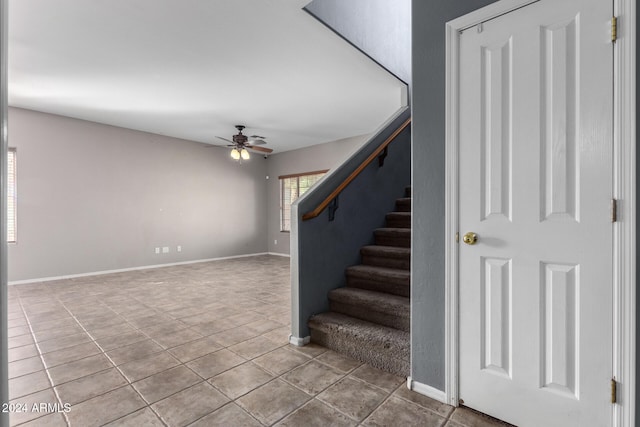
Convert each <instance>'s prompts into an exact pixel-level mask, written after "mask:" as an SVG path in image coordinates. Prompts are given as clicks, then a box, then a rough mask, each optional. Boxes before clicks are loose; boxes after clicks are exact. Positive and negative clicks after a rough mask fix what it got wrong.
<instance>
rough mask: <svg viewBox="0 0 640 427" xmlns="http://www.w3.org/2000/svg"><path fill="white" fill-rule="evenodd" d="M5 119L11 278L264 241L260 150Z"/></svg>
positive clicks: (141, 262)
mask: <svg viewBox="0 0 640 427" xmlns="http://www.w3.org/2000/svg"><path fill="white" fill-rule="evenodd" d="M9 125H10V131H9V146H11V147H16V149H17V173H18V177H17V185H18V216H17V243H15V244H10V245H9V280H10V281H21V280H29V279H37V278H47V277H58V276H65V275H74V274H83V273H90V272H98V271H108V270H117V269H125V268H134V267H140V266H147V265H158V264H167V263H174V262H183V261H191V260H199V259H209V258H218V257H228V256H235V255H243V254H252V253H262V252H266V251H267V245H266V241H265V230H266V229H267V218H266V215H264V210H265V206H266V205H267V199H266V197H267V191H266V190H267V186H266V183H265V175H266V173H267V164H266V161H265V160H264V159H263V158H262V157H261V156H252V158H251V159H250V160H249V161H245V162H243V163H242V164H238V162H235V161H233V160H232V159H231V158H230V157H229V152H228V149H226V148H222V147H210V146H206V145H204V144H200V143H197V142H191V141H184V140H178V139H175V138H170V137H165V136H160V135H154V134H149V133H144V132H139V131H133V130H128V129H122V128H117V127H113V126H107V125H102V124H97V123H93V122H87V121H82V120H77V119H72V118H68V117H61V116H55V115H51V114H45V113H39V112H34V111H29V110H23V109H16V108H10V109H9ZM178 246H181V247H182V251H181V252H177V247H178ZM156 247H159V248H163V247H168V248H169V253H162V250H161V253H160V254H156V253H155V248H156ZM3 271H4V269H3Z"/></svg>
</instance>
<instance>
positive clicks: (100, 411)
mask: <svg viewBox="0 0 640 427" xmlns="http://www.w3.org/2000/svg"><path fill="white" fill-rule="evenodd" d="M144 406H145V402H144V400H142V398H141V397H140V396H139V395H138V393H136V392H135V390H133V388H132V387H131V386H127V387H121V388H118V389H115V390H112V391H110V392H109V393H106V394H103V395H100V396H97V397H94V398H93V399H89V400H86V401H84V402H82V403H79V404H77V405H73V406H72V407H71V411H69V413H68V414H67V416H68V417H69V422H70V423H71V425H72V426H82V427H92V426H101V425H103V424H106V423H108V422H110V421H113V420H116V419H118V418H121V417H124V416H125V415H128V414H131V413H133V412H135V411H137V410H138V409H141V408H143V407H144Z"/></svg>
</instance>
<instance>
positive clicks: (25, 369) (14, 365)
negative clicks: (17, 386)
mask: <svg viewBox="0 0 640 427" xmlns="http://www.w3.org/2000/svg"><path fill="white" fill-rule="evenodd" d="M42 370H44V365H43V364H42V360H41V359H40V356H35V357H30V358H28V359H21V360H16V361H15V362H10V363H9V378H16V377H20V376H22V375H26V374H31V373H33V372H37V371H42Z"/></svg>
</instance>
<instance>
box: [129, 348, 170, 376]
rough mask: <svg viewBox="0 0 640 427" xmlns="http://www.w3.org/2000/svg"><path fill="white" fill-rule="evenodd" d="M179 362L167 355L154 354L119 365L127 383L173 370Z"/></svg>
mask: <svg viewBox="0 0 640 427" xmlns="http://www.w3.org/2000/svg"><path fill="white" fill-rule="evenodd" d="M179 363H180V362H178V360H177V359H176V358H175V357H173V356H171V355H170V354H169V353H166V352H162V353H156V354H153V355H151V356H148V357H145V358H143V359H138V360H134V361H133V362H128V363H125V364H123V365H120V370H121V371H122V373H123V374H124V375H125V377H127V379H128V380H129V382H134V381H138V380H141V379H143V378H146V377H149V376H151V375H153V374H157V373H158V372H162V371H166V370H167V369H170V368H173V367H174V366H176V365H178V364H179Z"/></svg>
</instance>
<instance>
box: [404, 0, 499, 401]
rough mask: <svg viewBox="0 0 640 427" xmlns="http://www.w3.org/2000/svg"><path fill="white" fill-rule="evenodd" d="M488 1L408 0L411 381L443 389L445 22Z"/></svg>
mask: <svg viewBox="0 0 640 427" xmlns="http://www.w3.org/2000/svg"><path fill="white" fill-rule="evenodd" d="M490 3H493V1H492V0H459V1H451V0H430V1H428V2H425V1H423V0H413V2H412V22H413V24H412V32H413V38H412V51H413V55H412V58H413V65H412V67H413V70H412V75H413V76H414V78H413V82H412V83H413V84H412V88H411V102H412V115H413V123H412V126H413V129H412V130H413V145H412V147H413V167H412V170H413V179H412V182H413V233H412V236H413V238H412V245H413V246H412V253H411V256H412V262H411V281H412V283H411V285H412V287H411V292H412V293H411V377H412V379H413V380H415V381H418V382H420V383H422V384H427V385H429V386H431V387H434V388H436V389H439V390H444V382H445V378H444V368H445V346H444V344H445V334H444V323H445V292H444V291H445V281H444V280H445V235H444V226H445V208H444V201H445V139H444V138H445V113H446V111H445V81H446V77H445V23H446V22H447V21H450V20H452V19H454V18H457V17H459V16H462V15H464V14H466V13H469V12H471V11H472V10H475V9H478V8H480V7H483V6H486V5H487V4H490Z"/></svg>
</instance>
